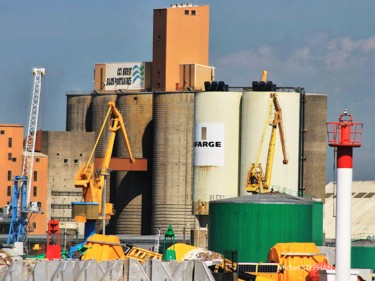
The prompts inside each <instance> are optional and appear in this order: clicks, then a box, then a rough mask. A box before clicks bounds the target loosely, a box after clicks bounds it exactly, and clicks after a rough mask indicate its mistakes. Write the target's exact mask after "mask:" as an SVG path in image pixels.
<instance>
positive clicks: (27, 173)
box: [7, 68, 45, 244]
mask: <svg viewBox="0 0 375 281" xmlns="http://www.w3.org/2000/svg"><path fill="white" fill-rule="evenodd" d="M33 75H34V87H33V95H32V99H31V109H30V117H29V125H28V130H27V136H26V140H25V148H24V153H23V165H22V176H16V177H15V178H14V186H13V192H12V203H11V222H10V227H9V233H8V239H7V244H12V243H16V242H23V241H24V239H25V237H26V227H27V224H28V221H29V220H28V217H29V216H28V215H29V213H31V212H32V211H31V210H30V208H29V203H30V189H31V186H32V180H33V178H32V176H33V165H34V152H35V140H36V133H37V127H38V115H39V114H38V113H39V103H40V96H41V89H42V77H43V76H44V75H45V69H44V68H34V69H33Z"/></svg>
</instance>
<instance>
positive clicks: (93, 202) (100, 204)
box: [72, 102, 135, 239]
mask: <svg viewBox="0 0 375 281" xmlns="http://www.w3.org/2000/svg"><path fill="white" fill-rule="evenodd" d="M108 121H109V124H108V130H109V132H108V137H107V140H106V142H107V144H106V149H105V154H104V158H103V161H102V164H101V167H100V168H99V170H95V167H94V164H93V158H94V154H95V151H96V147H97V145H98V143H99V140H100V138H101V136H102V133H103V131H104V128H105V126H106V124H107V122H108ZM118 130H120V131H121V134H122V137H123V139H124V142H125V146H126V149H127V151H128V153H129V157H130V162H131V163H135V159H134V157H133V154H132V150H131V147H130V143H129V139H128V135H127V132H126V128H125V123H124V120H123V118H122V115H121V113H120V111H119V110H118V109H117V108H116V105H115V103H114V102H109V103H108V111H107V114H106V116H105V119H104V121H103V125H102V127H101V129H100V131H99V134H98V136H97V139H96V143H95V145H94V148H93V150H92V152H91V155H90V157H89V159H88V161H87V163H85V164H84V165H83V166H82V168H81V169H80V170H79V171H78V173H77V175H76V177H75V182H74V184H75V187H76V188H82V195H83V201H84V202H73V203H72V216H73V217H74V218H75V220H76V222H84V223H85V239H87V238H88V237H89V236H90V235H91V234H92V233H93V232H95V225H96V222H97V221H98V220H100V219H102V220H103V234H105V220H108V219H110V217H111V216H112V215H114V208H113V204H111V203H106V199H105V193H106V191H105V189H106V177H107V176H108V174H109V169H108V168H109V163H110V160H111V157H112V151H113V145H114V142H115V137H116V132H117V131H118Z"/></svg>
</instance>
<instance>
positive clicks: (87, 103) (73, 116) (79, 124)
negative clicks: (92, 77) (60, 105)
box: [66, 95, 92, 132]
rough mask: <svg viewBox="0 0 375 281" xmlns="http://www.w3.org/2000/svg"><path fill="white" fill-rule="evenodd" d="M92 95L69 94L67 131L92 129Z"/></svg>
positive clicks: (87, 130) (88, 130)
mask: <svg viewBox="0 0 375 281" xmlns="http://www.w3.org/2000/svg"><path fill="white" fill-rule="evenodd" d="M91 101H92V97H91V95H67V110H66V131H67V132H90V131H91V122H92V117H91Z"/></svg>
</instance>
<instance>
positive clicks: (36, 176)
mask: <svg viewBox="0 0 375 281" xmlns="http://www.w3.org/2000/svg"><path fill="white" fill-rule="evenodd" d="M34 181H38V171H34Z"/></svg>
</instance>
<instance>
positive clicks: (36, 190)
mask: <svg viewBox="0 0 375 281" xmlns="http://www.w3.org/2000/svg"><path fill="white" fill-rule="evenodd" d="M33 196H34V197H36V196H38V187H37V186H34V187H33Z"/></svg>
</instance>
